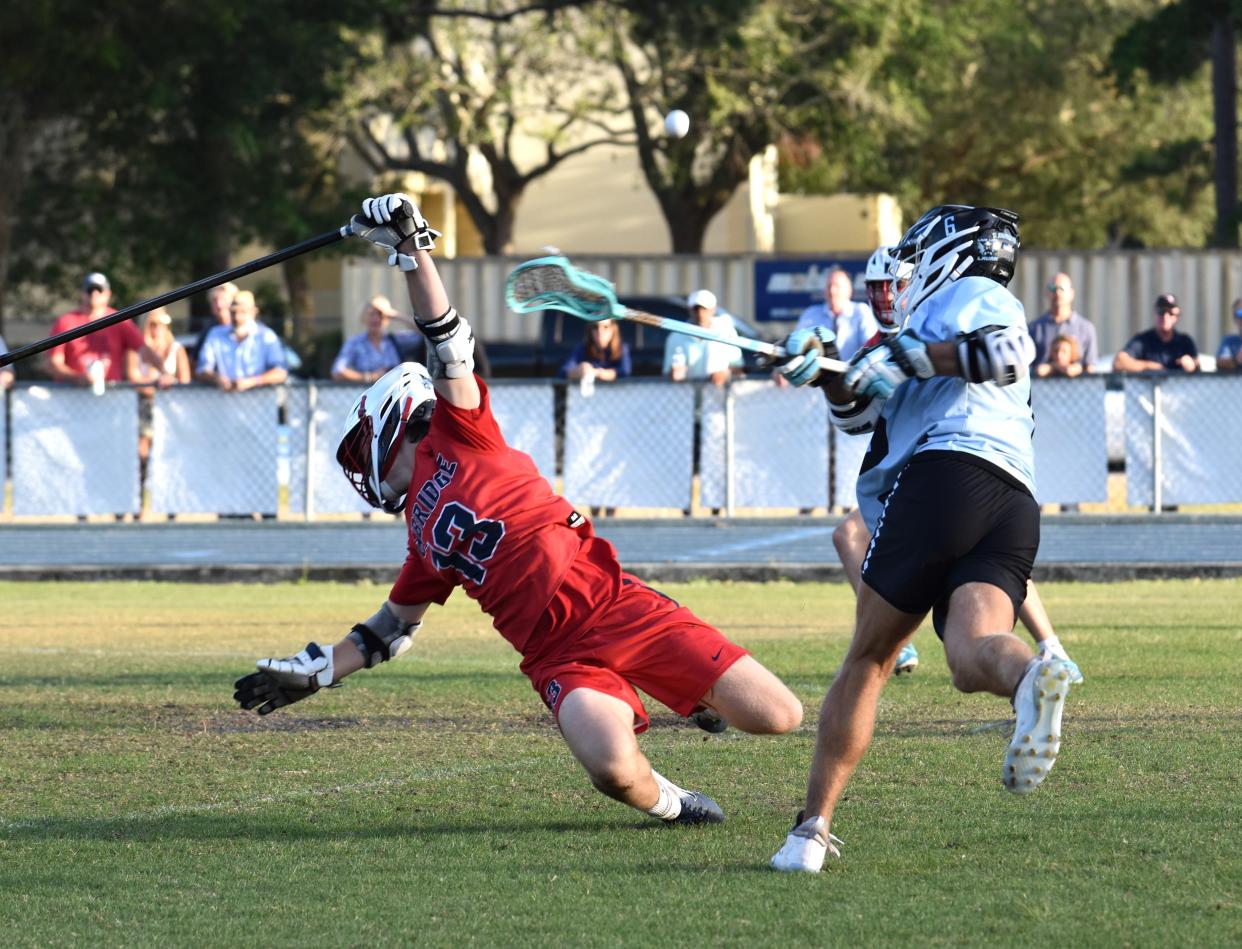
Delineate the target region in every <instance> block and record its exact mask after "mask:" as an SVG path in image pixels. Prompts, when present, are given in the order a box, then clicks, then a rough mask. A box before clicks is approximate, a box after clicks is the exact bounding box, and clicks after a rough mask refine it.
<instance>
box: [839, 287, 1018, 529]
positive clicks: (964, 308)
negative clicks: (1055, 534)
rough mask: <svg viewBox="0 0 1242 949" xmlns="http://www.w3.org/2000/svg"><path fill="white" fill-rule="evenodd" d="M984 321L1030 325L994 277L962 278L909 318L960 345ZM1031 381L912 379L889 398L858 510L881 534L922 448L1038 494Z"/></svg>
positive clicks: (928, 336)
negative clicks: (985, 465)
mask: <svg viewBox="0 0 1242 949" xmlns="http://www.w3.org/2000/svg"><path fill="white" fill-rule="evenodd" d="M985 326H1017V327H1021V328H1022V329H1024V330H1025V329H1026V317H1025V314H1024V313H1023V310H1022V304H1021V303H1020V302H1018V299H1017V297H1015V296H1014V295H1013V294H1012V293H1010V292H1009V291H1008V290H1006V289H1005V288H1004V287H1002V286H1001V285H1000V284H998V283H996V282H995V281H994V280H989V279H988V278H987V277H963V278H961V279H960V280H956V281H954V282H952V283H950V284H948V285H947V286H945V287H944V288H943V289H941V290H938V291H937V292H936V293H934V294H932V295H931V296H930V297H928V298H927V300H925V301H924V302H923V304H922V305H921V306H920V307H918V309H916V310H915V311H914V313H912V314H911V315H910V319H909V320H908V321H907V323H906V327H905V328H906V329H907V330H911V331H913V332H914V333H916V334H917V335H918V337H919V338H920V339H922V340H923V341H924V342H926V343H929V344H930V343H943V342H953V341H956V340H957V339H958V337H959V336H960V335H961V334H964V333H969V332H971V331H973V330H977V329H982V328H983V327H985ZM1034 431H1035V419H1034V416H1033V415H1032V414H1031V380H1030V378H1029V377H1027V378H1023V379H1020V380H1018V381H1017V382H1016V383H1014V384H1013V385H1009V386H999V385H997V384H996V383H995V382H982V383H972V382H967V381H966V380H965V379H961V378H957V377H949V376H933V377H932V378H930V379H909V380H907V381H905V382H903V383H902V384H901V385H899V386H898V387H897V391H896V392H894V393H893V395H892V397H891V398H890V399H889V400H888V401H887V402H886V403H885V405H884V411H883V413H882V414H881V416H880V420H879V421H877V422H876V428H875V433H874V434H873V435H872V436H871V445H870V447H868V449H867V456H866V458H865V459H864V460H863V465H862V467H863V470H862V473H861V474H859V476H858V486H857V494H858V509H859V512H860V513H861V514H862V517H863V520H864V521H865V522H866V524H867V530H868V532H871V533H874V532H875V527H876V522H877V521H878V519H879V517H880V513H881V512H882V511H883V508H884V503H883V501H882V500H881V499H882V498H885V497H887V496H888V492H889V491H891V490H892V488H893V485H894V483H895V482H896V481H897V476H898V475H899V474H900V473H901V470H902V469H903V468H904V467H905V466H906V464H907V463H908V462H909V461H910V459H911V458H913V457H914V455H915V454H916V453H918V452H921V451H961V452H966V453H967V454H971V455H975V456H976V457H979V458H982V459H984V460H985V461H987V462H989V463H991V464H992V465H995V466H996V467H997V468H1000V469H1001V470H1002V471H1005V472H1007V473H1008V474H1010V475H1012V476H1013V477H1014V478H1016V479H1017V480H1018V481H1020V482H1021V483H1022V484H1024V485H1025V486H1026V487H1027V490H1029V491H1030V492H1031V494H1032V495H1033V494H1034V493H1035V454H1034V451H1033V450H1032V447H1031V436H1032V433H1033V432H1034Z"/></svg>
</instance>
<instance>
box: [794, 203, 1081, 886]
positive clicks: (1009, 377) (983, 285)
mask: <svg viewBox="0 0 1242 949" xmlns="http://www.w3.org/2000/svg"><path fill="white" fill-rule="evenodd" d="M1018 246H1019V241H1018V216H1017V215H1016V214H1014V213H1013V212H1012V211H1006V210H1002V209H997V208H975V207H969V206H966V205H944V206H941V207H937V208H934V209H932V210H931V211H928V212H927V213H926V214H924V215H923V216H922V217H921V218H920V219H919V220H918V221H917V222H916V223H915V224H914V226H913V227H912V228H911V229H910V230H909V231H907V232H906V235H905V236H904V237H903V238H902V240H901V243H899V244H898V245H897V247H896V249H895V251H894V256H895V257H896V259H897V261H898V264H899V265H907V264H908V265H909V283H908V284H907V285H906V286H905V287H904V288H903V289H902V290H901V291H900V293H899V294H898V295H897V299H896V310H897V312H898V314H899V315H900V317H901V318H903V319H904V323H905V328H904V329H903V330H902V331H901V332H900V333H897V334H895V335H892V336H890V337H888V338H886V339H884V340H882V341H880V342H879V343H878V344H877V345H875V346H873V347H871V348H869V349H866V350H863V351H862V352H860V353H857V354H856V355H855V356H854V358H853V359H852V360H851V362H850V368H849V369H848V370H847V371H846V372H845V373H843V374H826V373H823V372H821V370H820V369H819V366H818V363H817V361H816V357H818V356H820V355H828V356H832V355H834V353H833V350H834V349H835V341H834V339H833V337H832V334H831V333H829V332H826V331H823V330H821V329H818V328H816V329H812V330H809V331H805V330H804V331H795V333H794V334H791V336H790V338H789V339H788V340H787V341H786V343H785V348H786V349H787V350H789V351H790V352H792V353H798V354H799V355H797V356H794V357H793V358H792V359H790V360H789V361H788V362H787V363H785V365H784V366H783V367H782V370H781V371H782V373H783V374H784V375H785V377H786V378H787V379H788V380H789V381H790V382H792V383H793V384H795V385H810V384H813V385H819V386H821V387H823V388H824V389H825V392H826V394H827V396H828V399H829V402H830V415H831V417H832V420H833V423H834V424H835V425H837V426H838V427H840V428H842V429H843V430H844V431H847V432H851V433H862V432H867V431H871V432H872V438H871V444H870V447H869V449H868V451H867V455H866V457H865V459H864V461H863V465H862V471H861V473H860V475H859V479H858V486H857V494H858V499H859V509H860V511H861V512H862V516H863V519H864V521H865V526H866V528H867V531H868V533H869V534H870V537H871V540H870V543H869V546H868V549H867V555H866V557H865V559H864V560H863V564H862V571H861V583H860V585H859V590H858V606H857V612H856V616H855V627H854V638H853V641H852V643H851V644H850V648H849V651H848V653H847V654H846V657H845V661H844V663H843V664H842V666H841V670H840V671H839V672H838V673H837V675H836V677H835V678H834V680H833V683H832V687H831V688H830V689H829V690H828V694H827V696H825V698H824V704H823V708H822V710H821V713H820V721H819V729H818V734H817V738H816V748H815V755H814V758H813V760H812V763H811V770H810V776H809V779H808V784H807V800H806V807H805V809H804V810H803V811H802V812H801V813H800V814H799V815H798V817H797V819H796V820H795V827H794V829H793V831H792V832H791V833H790V834H789V836H788V837H787V839H786V841H785V844H784V846H782V847H781V849H780V850H779V851H778V852H777V854H776V855H775V856H774V857H773V858H772V866H773V867H774V868H776V869H778V870H801V871H809V872H818V871H819V870H820V869H821V867H822V866H823V862H824V859H825V858H826V856H827V854H828V853H832V854H833V855H834V856H839V855H840V852H839V850H838V849H837V847H836V846H835V844H837V843H840V841H839V840H837V838H835V837H834V836H833V835H832V834H831V833H830V830H829V828H830V826H831V820H832V814H833V810H834V809H835V807H836V804H837V801H838V799H839V798H840V796H841V793H842V792H843V791H844V789H845V785H846V783H847V782H848V780H849V778H850V775H851V774H852V773H853V771H854V769H855V767H857V765H858V762H859V761H860V760H861V759H862V756H863V753H864V752H865V751H866V748H867V745H868V744H870V741H871V734H872V731H873V729H874V725H875V715H876V705H877V702H878V700H879V693H880V690H881V688H882V687H883V685H884V683H885V681H886V680H887V679H888V677H889V676H890V675H891V674H892V671H893V666H894V664H895V662H896V659H897V654H898V652H899V651H900V650H901V648H902V646H903V645H904V644H905V643H906V642H907V641H908V640H909V638H910V636H911V635H913V633H914V631H915V630H916V629H917V628H918V626H919V624H920V623H921V622H922V620H923V618H924V617H925V616H926V615H927V613H928V612H931V613H932V619H933V624H934V626H935V629H936V633H937V635H938V636H939V637H940V638H941V640H942V641H943V643H944V647H945V658H946V661H947V662H948V665H949V669H950V671H951V672H952V674H953V684H954V686H955V687H956V688H957V689H959V690H960V691H963V692H992V693H993V694H995V695H999V696H1002V697H1005V698H1010V699H1011V700H1012V702H1013V705H1014V710H1015V712H1016V715H1017V724H1016V728H1015V731H1014V736H1013V740H1012V742H1011V743H1010V745H1009V749H1008V751H1007V752H1006V756H1005V763H1004V766H1003V769H1002V781H1003V783H1004V785H1005V787H1006V788H1008V789H1009V790H1010V791H1013V792H1015V793H1026V792H1028V791H1031V790H1034V788H1035V787H1037V786H1038V785H1039V784H1040V783H1041V782H1042V781H1043V779H1044V778H1045V777H1046V776H1047V774H1048V772H1049V770H1050V769H1051V768H1052V766H1053V764H1054V762H1055V761H1056V756H1057V753H1058V751H1059V749H1060V724H1061V715H1062V710H1063V708H1064V703H1065V696H1066V693H1067V691H1068V686H1069V683H1070V678H1071V674H1072V669H1071V665H1070V663H1069V662H1068V660H1067V659H1063V658H1060V657H1058V656H1043V657H1037V656H1035V655H1034V654H1033V653H1032V651H1031V648H1030V647H1029V646H1027V645H1026V643H1024V642H1023V641H1022V640H1021V639H1019V638H1018V637H1017V636H1015V635H1014V634H1013V628H1014V623H1015V620H1016V617H1017V613H1018V608H1019V607H1020V606H1021V604H1022V602H1023V599H1024V598H1025V596H1026V586H1027V581H1028V580H1029V578H1030V574H1031V566H1032V564H1033V562H1034V560H1035V554H1036V551H1037V550H1038V548H1039V506H1038V504H1037V503H1036V502H1035V498H1034V468H1035V465H1034V454H1033V452H1032V448H1031V435H1032V432H1033V430H1034V420H1033V417H1032V414H1031V408H1030V379H1029V365H1030V362H1031V358H1032V355H1033V345H1032V343H1031V339H1030V336H1029V335H1028V334H1027V330H1026V319H1025V316H1024V314H1023V310H1022V305H1021V303H1019V302H1018V300H1017V299H1016V298H1015V297H1014V296H1013V295H1012V294H1011V293H1009V292H1008V290H1007V289H1005V288H1006V286H1007V285H1008V283H1009V280H1010V278H1011V277H1012V276H1013V268H1014V260H1015V257H1016V254H1017V250H1018Z"/></svg>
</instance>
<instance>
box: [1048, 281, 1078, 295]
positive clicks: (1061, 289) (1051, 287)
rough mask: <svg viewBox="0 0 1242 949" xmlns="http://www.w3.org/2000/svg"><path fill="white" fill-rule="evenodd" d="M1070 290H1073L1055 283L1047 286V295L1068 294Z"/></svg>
mask: <svg viewBox="0 0 1242 949" xmlns="http://www.w3.org/2000/svg"><path fill="white" fill-rule="evenodd" d="M1071 289H1073V288H1072V287H1061V286H1058V285H1057V284H1055V283H1050V284H1048V292H1049V293H1069V292H1070V290H1071Z"/></svg>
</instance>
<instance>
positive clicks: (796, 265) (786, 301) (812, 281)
mask: <svg viewBox="0 0 1242 949" xmlns="http://www.w3.org/2000/svg"><path fill="white" fill-rule="evenodd" d="M838 267H839V268H840V269H842V270H844V271H845V272H846V273H848V274H849V275H850V277H852V278H853V280H854V299H855V300H865V299H866V295H865V290H866V288H865V287H864V286H863V273H864V272H865V271H866V268H867V259H866V258H865V257H863V258H836V257H821V258H805V257H804V258H802V259H800V260H756V261H755V320H756V321H757V322H760V323H786V322H790V323H791V322H793V321H794V320H796V319H797V318H798V317H799V316H801V315H802V311H803V310H805V309H806V308H807V307H808V306H810V305H811V304H812V303H823V302H824V285H825V284H826V283H827V282H828V274H830V273H832V271H834V270H836V269H837V268H838Z"/></svg>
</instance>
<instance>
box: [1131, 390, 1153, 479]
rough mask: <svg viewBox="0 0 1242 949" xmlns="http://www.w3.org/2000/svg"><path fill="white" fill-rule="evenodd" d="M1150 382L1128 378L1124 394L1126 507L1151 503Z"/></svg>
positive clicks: (1151, 406) (1151, 410) (1151, 404)
mask: <svg viewBox="0 0 1242 949" xmlns="http://www.w3.org/2000/svg"><path fill="white" fill-rule="evenodd" d="M1152 385H1153V380H1152V379H1150V378H1128V379H1126V380H1125V394H1126V414H1125V420H1126V421H1125V427H1126V503H1127V504H1151V503H1152V496H1153V493H1152V481H1151V478H1152V447H1153V442H1152V424H1151V420H1152V413H1153V411H1154V405H1153V402H1152Z"/></svg>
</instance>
